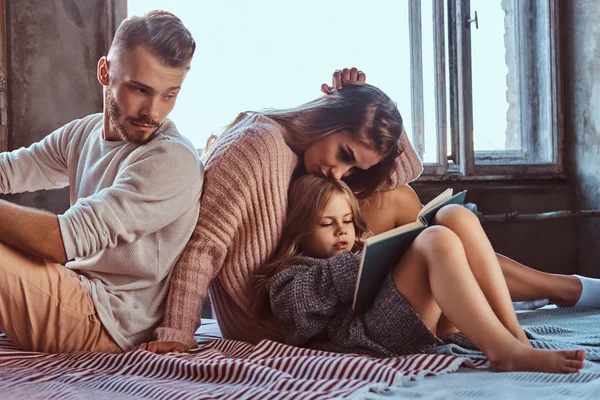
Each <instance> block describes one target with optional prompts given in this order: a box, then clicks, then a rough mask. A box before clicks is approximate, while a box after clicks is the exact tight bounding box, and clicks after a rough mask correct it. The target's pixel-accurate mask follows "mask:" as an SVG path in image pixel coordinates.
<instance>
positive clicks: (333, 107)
mask: <svg viewBox="0 0 600 400" xmlns="http://www.w3.org/2000/svg"><path fill="white" fill-rule="evenodd" d="M246 114H247V112H245V113H241V114H239V115H238V117H237V118H236V120H235V121H234V122H233V123H232V124H230V125H229V126H230V127H231V126H232V125H234V124H236V123H237V122H238V121H240V120H241V119H242V118H243V117H244V116H245V115H246ZM261 114H262V115H264V116H266V117H269V118H271V119H273V120H274V121H276V122H277V123H279V124H280V125H282V126H283V127H284V128H285V132H284V135H285V141H286V143H287V144H288V146H290V148H291V149H292V150H293V151H294V152H295V153H296V154H299V155H301V154H303V153H304V152H305V151H306V150H307V149H308V148H309V147H310V146H311V145H312V144H313V143H314V142H316V141H318V140H321V139H323V138H325V137H327V136H329V135H331V134H332V133H336V132H343V133H344V134H346V135H348V136H350V137H352V138H353V139H355V140H358V141H359V142H360V143H361V144H362V145H364V146H366V147H368V148H370V149H374V150H376V151H377V152H378V153H379V155H380V156H381V158H382V159H381V161H380V162H379V163H377V164H376V165H374V166H373V167H371V168H369V169H368V170H361V169H357V170H355V171H353V173H352V174H351V175H350V176H348V177H346V178H344V181H345V182H346V183H347V184H348V185H349V186H350V187H351V188H352V191H353V192H354V194H355V195H356V196H357V197H358V198H361V199H362V198H365V197H368V196H369V195H370V194H371V193H373V192H374V191H375V189H377V187H378V186H379V185H380V184H382V183H383V182H385V181H386V180H387V179H389V178H390V177H391V176H392V173H393V172H394V167H395V159H396V158H397V157H398V156H399V155H400V153H401V152H402V149H401V148H400V147H399V139H400V135H401V134H402V132H403V125H402V116H401V115H400V112H399V111H398V107H396V103H394V102H393V101H392V100H391V99H390V98H389V97H388V96H387V95H386V94H385V93H383V91H381V90H380V89H378V88H376V87H375V86H371V85H365V84H362V85H352V84H348V83H346V84H344V89H342V90H339V91H338V90H333V92H332V93H331V94H330V95H327V96H322V97H320V98H318V99H316V100H313V101H310V102H308V103H305V104H303V105H301V106H298V107H294V108H288V109H281V110H276V109H268V110H264V111H261Z"/></svg>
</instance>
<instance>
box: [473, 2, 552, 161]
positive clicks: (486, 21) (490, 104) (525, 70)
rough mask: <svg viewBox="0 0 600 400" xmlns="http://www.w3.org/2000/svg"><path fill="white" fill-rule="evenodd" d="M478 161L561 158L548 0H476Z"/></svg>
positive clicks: (475, 127)
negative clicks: (557, 152) (559, 156)
mask: <svg viewBox="0 0 600 400" xmlns="http://www.w3.org/2000/svg"><path fill="white" fill-rule="evenodd" d="M475 11H477V14H478V20H479V29H475V24H474V23H472V24H471V26H470V32H471V56H472V79H473V81H472V82H473V141H474V149H475V152H476V158H477V160H476V161H477V163H479V164H482V163H490V164H507V163H526V164H543V163H552V162H556V136H557V130H556V124H554V123H553V121H554V118H555V110H554V103H555V101H556V100H555V98H554V94H553V93H554V92H553V83H552V82H553V76H552V71H553V52H552V51H551V43H552V37H551V29H550V19H549V16H550V10H549V2H548V0H532V1H521V0H471V16H472V17H473V16H474V13H475Z"/></svg>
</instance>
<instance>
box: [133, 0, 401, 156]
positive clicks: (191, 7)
mask: <svg viewBox="0 0 600 400" xmlns="http://www.w3.org/2000/svg"><path fill="white" fill-rule="evenodd" d="M153 9H165V10H168V11H171V12H173V13H174V14H176V15H177V16H179V17H180V18H181V19H182V20H183V22H184V24H186V26H187V27H188V28H189V29H190V31H191V32H192V35H193V36H194V38H195V40H196V42H197V50H196V54H195V56H194V60H193V64H192V69H191V71H190V72H189V73H188V76H187V78H186V82H185V83H184V85H183V90H182V91H181V94H180V97H179V99H178V101H177V106H176V107H175V110H174V111H173V113H172V114H171V116H170V118H171V119H173V120H174V121H175V123H176V124H177V126H178V127H179V129H180V131H181V132H182V133H183V134H184V135H185V136H187V137H188V138H190V140H192V142H193V143H194V144H195V145H196V146H197V147H204V145H205V141H206V139H207V138H208V136H209V135H210V134H211V133H213V132H214V133H216V134H218V133H220V131H221V130H222V127H223V126H225V125H226V124H228V123H229V122H231V121H232V120H233V119H234V118H235V117H236V115H237V114H238V113H239V112H240V111H245V110H260V109H263V108H270V107H276V108H281V107H290V106H296V105H299V104H301V103H303V102H306V101H309V100H312V99H313V98H316V97H318V96H320V95H321V92H320V89H319V88H320V86H321V83H323V82H328V81H329V80H330V77H331V74H332V73H333V71H334V70H336V69H342V68H344V67H351V66H356V67H358V68H360V69H362V70H363V71H365V72H366V73H367V81H368V82H369V83H371V84H373V85H376V86H379V87H380V88H381V89H383V90H384V91H386V93H387V94H388V95H389V96H390V97H391V98H392V99H393V100H394V101H396V102H397V103H398V107H399V109H400V112H401V114H402V116H403V118H404V122H405V126H406V127H407V130H408V131H410V127H411V126H412V121H411V108H410V50H409V40H408V38H409V31H408V0H401V1H398V0H385V1H384V0H380V1H377V2H370V3H365V2H363V1H358V0H354V1H348V0H344V1H341V0H328V1H320V0H306V1H302V2H287V1H279V0H256V1H252V2H250V1H245V0H237V1H236V0H221V1H202V2H187V1H164V0H129V1H128V12H129V14H130V15H137V14H142V13H144V12H147V11H149V10H153ZM409 134H410V132H409Z"/></svg>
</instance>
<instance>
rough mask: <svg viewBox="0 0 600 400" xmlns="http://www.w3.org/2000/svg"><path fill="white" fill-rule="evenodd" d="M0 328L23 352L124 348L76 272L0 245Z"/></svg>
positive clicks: (115, 349) (113, 350) (110, 351)
mask: <svg viewBox="0 0 600 400" xmlns="http://www.w3.org/2000/svg"><path fill="white" fill-rule="evenodd" d="M0 330H1V331H2V332H4V333H5V334H6V336H8V337H9V338H10V339H11V340H12V341H13V342H14V343H15V344H16V345H17V346H19V347H21V348H22V349H24V350H29V351H41V352H46V353H61V352H70V351H100V352H107V353H117V352H118V353H120V352H121V351H122V350H121V349H120V347H119V346H118V345H117V344H116V343H115V341H114V340H113V339H112V338H111V337H110V335H109V334H108V332H107V331H106V329H105V328H104V327H103V326H102V323H101V322H100V319H99V318H98V315H97V314H96V310H95V308H94V303H93V302H92V298H91V296H90V294H89V292H88V291H87V289H86V287H85V286H84V285H83V283H81V281H80V280H79V279H78V277H77V274H75V273H74V272H72V271H70V270H69V269H68V268H65V267H63V266H62V265H60V264H54V263H50V262H44V261H40V260H37V259H35V258H33V257H31V256H29V255H27V254H25V253H22V252H20V251H19V250H16V249H14V248H12V247H10V246H7V245H5V244H3V243H0Z"/></svg>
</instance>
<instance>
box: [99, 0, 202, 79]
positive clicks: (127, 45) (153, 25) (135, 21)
mask: <svg viewBox="0 0 600 400" xmlns="http://www.w3.org/2000/svg"><path fill="white" fill-rule="evenodd" d="M139 46H144V47H146V48H147V49H148V50H150V51H151V52H152V53H153V54H154V55H155V56H156V57H157V58H158V59H159V60H160V61H161V63H163V64H164V65H166V66H168V67H174V68H179V67H187V68H188V69H189V68H190V63H191V61H192V57H193V56H194V51H195V50H196V42H195V41H194V39H193V38H192V34H191V33H190V31H189V30H188V29H187V28H186V27H185V26H184V25H183V22H181V20H180V19H179V18H178V17H177V16H175V15H174V14H172V13H170V12H168V11H161V10H155V11H150V12H148V13H146V14H144V15H141V16H133V17H130V18H127V19H126V20H124V21H123V22H122V23H121V25H119V28H118V29H117V32H116V33H115V37H114V39H113V43H112V45H111V47H110V52H109V54H111V55H115V56H117V57H120V56H124V55H125V53H126V52H127V51H132V50H134V49H136V48H138V47H139Z"/></svg>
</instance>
